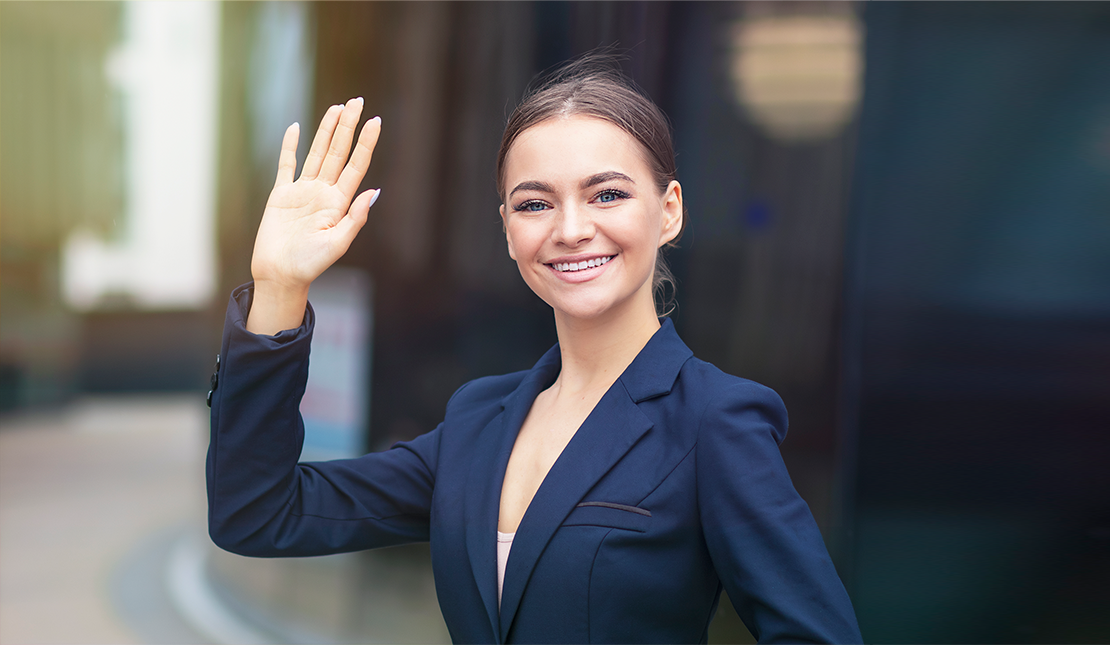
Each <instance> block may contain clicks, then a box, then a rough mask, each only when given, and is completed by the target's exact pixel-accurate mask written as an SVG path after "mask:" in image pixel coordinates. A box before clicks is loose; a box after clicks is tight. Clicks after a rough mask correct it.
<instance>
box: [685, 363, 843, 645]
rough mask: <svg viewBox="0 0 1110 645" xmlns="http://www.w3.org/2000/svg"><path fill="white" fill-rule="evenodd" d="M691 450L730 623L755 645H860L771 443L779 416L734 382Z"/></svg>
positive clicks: (773, 397)
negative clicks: (735, 621)
mask: <svg viewBox="0 0 1110 645" xmlns="http://www.w3.org/2000/svg"><path fill="white" fill-rule="evenodd" d="M701 423H702V426H701V428H700V430H699V435H698V444H697V472H698V475H697V477H698V483H697V486H698V502H699V508H700V511H701V521H702V528H703V530H704V533H705V540H706V545H707V546H708V548H709V552H710V555H711V557H712V559H713V563H714V567H715V568H716V569H717V573H718V575H719V576H720V578H721V581H722V583H723V584H724V587H725V589H726V591H727V592H728V595H729V598H730V599H731V600H732V603H733V606H734V607H735V608H736V611H737V613H738V614H739V615H740V617H741V618H742V619H743V621H744V623H745V624H746V625H747V626H748V629H749V630H751V632H752V635H753V636H754V637H755V638H756V640H757V641H759V642H760V643H780V642H789V643H799V642H806V643H810V642H812V643H861V642H863V638H862V636H861V635H860V632H859V626H858V624H857V622H856V616H855V612H854V611H853V609H852V604H851V601H850V600H849V599H848V594H847V592H846V591H845V590H844V585H843V584H842V583H841V581H840V578H839V576H838V575H837V573H836V569H835V568H834V567H833V564H832V560H831V559H830V558H829V554H828V551H827V550H826V548H825V543H824V541H823V540H822V538H821V533H820V531H819V530H818V528H817V524H816V522H815V521H814V520H813V516H812V514H811V513H810V512H809V507H808V506H807V505H806V503H805V501H803V500H802V498H801V497H800V496H799V495H798V493H797V491H795V490H794V486H793V484H792V483H791V481H790V476H789V474H788V473H787V471H786V466H785V464H784V463H783V460H782V455H781V454H780V453H779V443H780V442H781V441H782V439H783V438H784V437H785V435H786V423H787V417H786V408H785V407H784V406H783V404H782V400H781V399H780V398H779V397H778V395H777V394H775V392H774V391H772V390H770V389H769V388H766V387H764V386H762V385H759V384H757V383H753V382H751V381H742V380H740V379H737V380H736V381H734V382H731V383H729V384H728V385H727V387H725V388H724V391H723V392H720V393H718V396H714V397H712V399H711V401H710V403H709V405H708V407H707V408H706V410H705V413H704V414H703V416H702V422H701Z"/></svg>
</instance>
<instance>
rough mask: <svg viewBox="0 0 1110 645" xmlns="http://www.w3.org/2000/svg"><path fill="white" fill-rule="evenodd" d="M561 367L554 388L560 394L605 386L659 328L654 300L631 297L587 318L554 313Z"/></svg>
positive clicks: (606, 386)
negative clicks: (603, 312) (626, 301)
mask: <svg viewBox="0 0 1110 645" xmlns="http://www.w3.org/2000/svg"><path fill="white" fill-rule="evenodd" d="M555 328H556V331H557V332H558V334H559V353H560V355H561V356H562V369H561V370H560V372H559V378H558V379H557V380H556V383H555V386H554V388H555V389H557V390H558V391H560V393H561V394H563V395H571V396H574V395H577V394H580V393H584V392H586V391H589V390H595V389H601V390H602V391H604V390H608V389H609V386H611V385H612V384H613V383H614V382H615V381H616V380H617V378H618V377H620V375H621V373H623V372H624V370H625V368H626V367H628V366H629V364H631V363H632V361H633V360H634V359H635V358H636V355H637V354H639V353H640V350H642V349H643V348H644V345H646V344H647V342H648V341H649V340H651V337H652V336H653V335H654V334H655V332H656V331H658V330H659V319H658V318H657V317H656V315H655V305H654V302H653V301H652V300H651V298H650V297H649V298H648V299H647V301H646V305H645V303H644V302H643V299H642V298H636V299H632V301H631V302H628V303H626V304H625V306H623V307H621V306H618V307H614V308H613V309H611V310H609V311H607V312H605V314H603V315H601V316H597V317H594V318H589V319H580V318H570V317H568V316H563V315H560V314H559V312H556V314H555Z"/></svg>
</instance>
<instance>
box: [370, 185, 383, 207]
mask: <svg viewBox="0 0 1110 645" xmlns="http://www.w3.org/2000/svg"><path fill="white" fill-rule="evenodd" d="M381 194H382V189H381V188H379V189H377V190H375V191H374V196H373V197H371V198H370V206H371V207H372V206H374V202H376V201H378V197H379V196H381Z"/></svg>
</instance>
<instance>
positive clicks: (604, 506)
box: [563, 502, 651, 533]
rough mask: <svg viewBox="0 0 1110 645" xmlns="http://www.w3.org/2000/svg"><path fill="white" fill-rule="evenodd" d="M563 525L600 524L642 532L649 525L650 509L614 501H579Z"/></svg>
mask: <svg viewBox="0 0 1110 645" xmlns="http://www.w3.org/2000/svg"><path fill="white" fill-rule="evenodd" d="M563 526H602V527H606V528H613V529H624V530H626V531H637V532H639V533H643V532H645V531H647V530H648V527H649V526H651V511H649V510H647V509H645V508H640V507H638V506H629V505H627V504H617V503H614V502H581V503H580V504H578V506H575V507H574V510H573V511H571V512H570V515H567V519H565V520H563Z"/></svg>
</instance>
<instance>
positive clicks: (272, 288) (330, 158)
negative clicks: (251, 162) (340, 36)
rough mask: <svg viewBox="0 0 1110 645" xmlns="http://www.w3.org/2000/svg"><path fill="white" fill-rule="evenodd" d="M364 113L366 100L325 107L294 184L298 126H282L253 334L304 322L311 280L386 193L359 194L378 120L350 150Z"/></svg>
mask: <svg viewBox="0 0 1110 645" xmlns="http://www.w3.org/2000/svg"><path fill="white" fill-rule="evenodd" d="M361 114H362V99H361V98H357V99H351V100H350V101H348V102H347V104H346V105H333V106H331V107H330V108H328V111H327V112H326V113H325V114H324V118H323V119H322V120H321V121H320V128H319V130H317V131H316V136H315V138H314V139H313V140H312V147H311V148H309V151H308V157H307V158H306V159H305V164H304V168H303V169H302V170H301V176H300V177H299V178H298V179H297V180H296V181H294V180H293V176H294V174H295V171H296V165H297V139H298V137H299V136H300V127H299V126H298V125H297V124H296V123H294V124H293V125H291V126H289V129H287V130H286V131H285V138H284V140H283V141H282V144H281V156H280V158H279V159H278V173H277V181H276V182H275V183H274V189H273V190H272V191H271V192H270V198H269V200H267V202H266V211H265V213H263V215H262V223H261V224H259V226H258V236H257V237H256V238H255V242H254V255H253V256H251V274H252V275H253V276H254V285H255V286H254V289H255V291H254V300H253V302H252V304H251V311H250V315H249V316H248V318H247V330H248V331H251V332H253V333H256V334H269V335H272V334H276V333H277V332H279V331H281V330H283V329H292V328H295V327H298V326H300V324H301V319H302V318H303V317H304V310H305V303H307V302H308V288H309V286H310V285H311V284H312V281H313V280H315V279H316V278H317V277H318V276H319V275H320V274H321V273H323V272H324V270H325V269H327V268H328V267H329V266H331V265H332V264H333V263H334V262H335V261H336V260H338V259H339V258H340V257H341V256H342V255H343V254H344V253H346V252H347V249H348V247H350V245H351V242H352V241H353V240H354V238H355V235H356V234H357V233H358V231H359V229H361V228H362V226H363V224H365V223H366V217H367V213H368V212H369V210H370V206H371V205H372V204H373V203H374V201H376V200H377V198H378V195H379V193H380V192H381V191H380V190H368V191H366V192H364V193H362V194H360V195H359V196H358V197H357V198H356V197H354V194H355V191H356V190H358V186H359V184H360V183H361V182H362V178H363V176H365V175H366V170H367V168H369V167H370V158H371V156H372V155H373V152H374V146H375V145H377V143H378V135H379V134H380V133H381V119H379V118H378V117H374V118H373V119H370V120H369V121H367V122H366V124H365V125H364V126H363V127H362V131H361V132H360V133H359V136H358V143H357V144H356V145H355V149H354V151H353V152H350V150H351V141H352V140H353V138H354V134H355V128H356V127H357V126H358V121H359V117H360V116H361ZM348 154H349V155H350V158H349V159H348ZM352 200H353V201H352Z"/></svg>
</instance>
